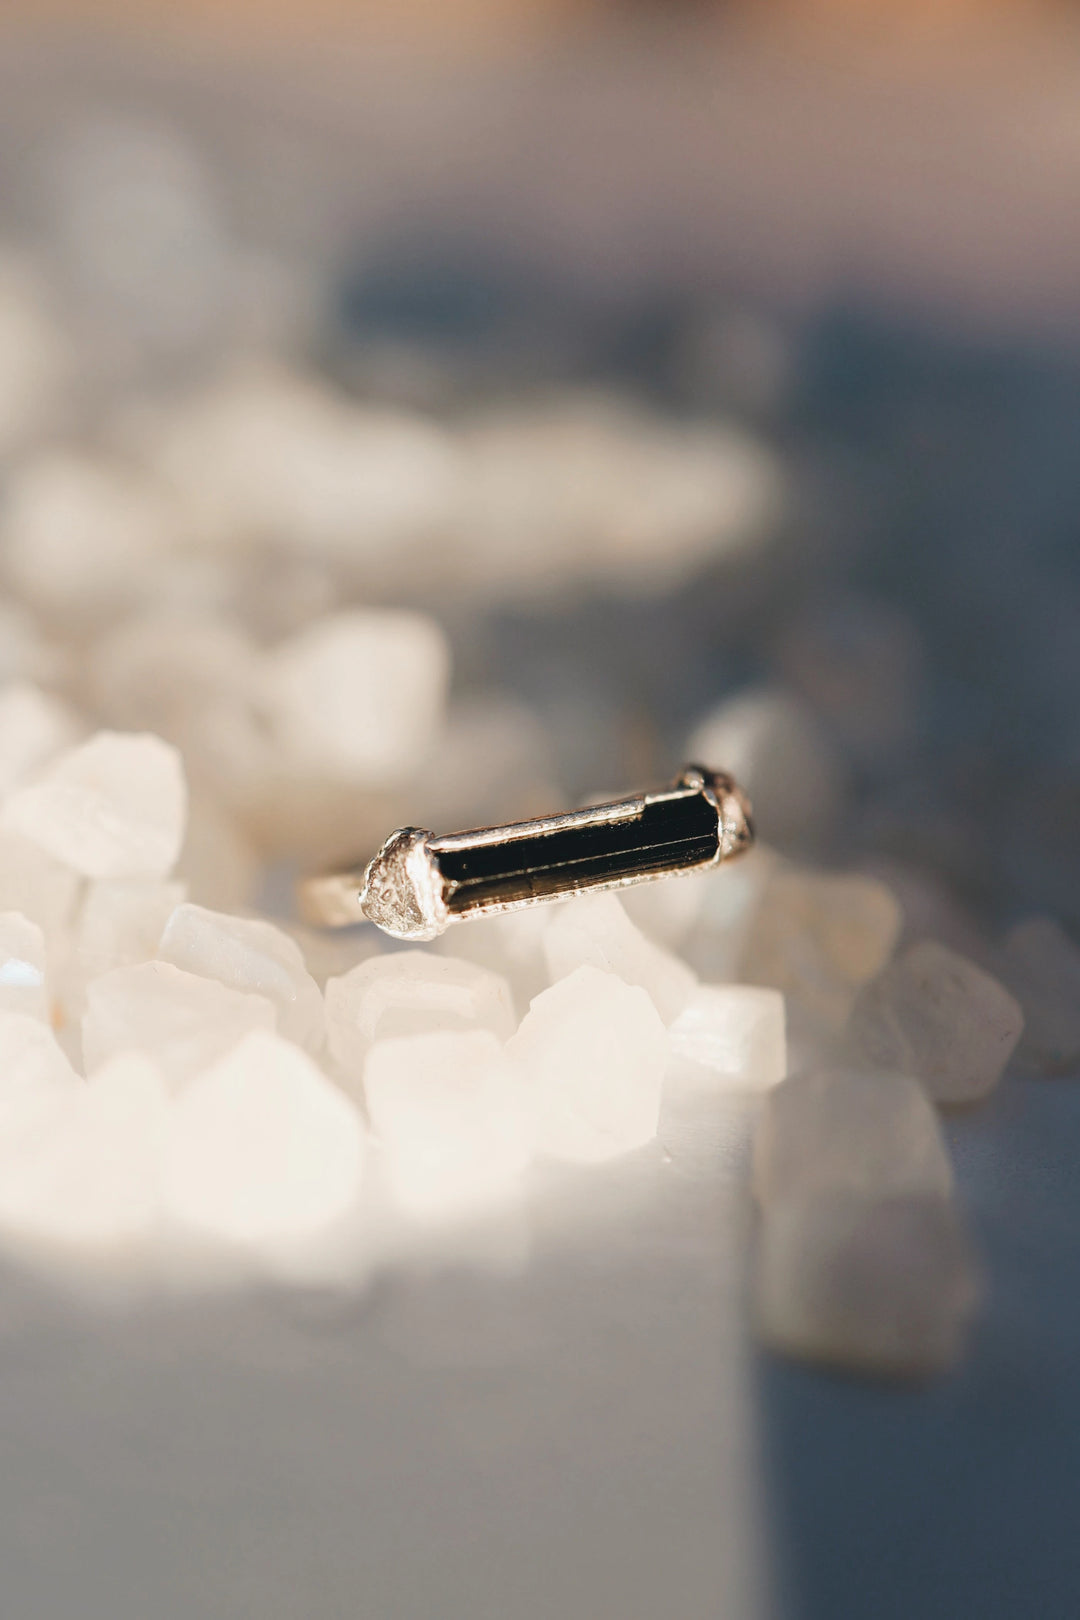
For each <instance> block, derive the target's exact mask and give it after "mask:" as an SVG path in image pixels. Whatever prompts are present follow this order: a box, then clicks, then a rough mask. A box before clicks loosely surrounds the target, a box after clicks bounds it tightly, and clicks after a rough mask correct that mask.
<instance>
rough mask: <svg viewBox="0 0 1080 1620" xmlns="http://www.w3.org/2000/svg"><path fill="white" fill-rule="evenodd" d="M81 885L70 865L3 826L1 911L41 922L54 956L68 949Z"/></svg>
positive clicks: (0, 841) (0, 838)
mask: <svg viewBox="0 0 1080 1620" xmlns="http://www.w3.org/2000/svg"><path fill="white" fill-rule="evenodd" d="M79 886H80V884H79V875H78V873H77V872H73V871H72V869H71V867H70V866H65V865H64V864H63V862H62V861H58V860H54V858H53V857H52V856H51V855H49V854H47V853H46V851H45V850H43V849H42V848H41V846H40V844H35V843H33V842H32V841H31V840H30V839H29V838H24V837H22V835H21V834H20V833H14V832H8V831H7V830H6V829H5V828H4V827H3V826H2V825H0V910H3V911H21V912H22V914H23V916H24V917H28V918H29V919H30V921H31V922H34V923H37V925H38V927H39V928H40V929H41V930H42V932H43V933H44V935H45V941H46V944H47V945H48V947H49V951H50V954H52V953H54V952H55V953H62V952H63V951H64V950H66V948H67V943H68V937H69V934H70V930H71V925H72V921H73V918H74V915H75V908H76V904H77V901H78V896H79Z"/></svg>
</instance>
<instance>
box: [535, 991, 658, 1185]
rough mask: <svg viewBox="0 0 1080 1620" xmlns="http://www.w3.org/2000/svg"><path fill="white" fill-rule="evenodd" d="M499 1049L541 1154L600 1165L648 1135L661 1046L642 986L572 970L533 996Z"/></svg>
mask: <svg viewBox="0 0 1080 1620" xmlns="http://www.w3.org/2000/svg"><path fill="white" fill-rule="evenodd" d="M506 1050H507V1053H508V1055H509V1056H510V1057H512V1058H513V1060H514V1061H515V1062H516V1063H518V1064H519V1065H520V1066H521V1069H522V1072H523V1074H524V1076H525V1081H526V1084H527V1086H528V1089H529V1091H530V1093H531V1102H532V1107H533V1112H534V1117H535V1121H536V1132H537V1146H538V1151H540V1152H541V1153H543V1154H545V1155H546V1156H548V1157H550V1158H554V1159H566V1160H572V1161H576V1162H578V1163H590V1162H600V1161H602V1160H604V1159H611V1158H615V1157H617V1156H618V1155H619V1154H622V1153H627V1152H629V1151H631V1150H632V1149H633V1148H637V1147H641V1146H643V1145H644V1144H645V1143H646V1142H649V1141H651V1140H652V1139H653V1137H655V1135H656V1127H657V1122H658V1119H659V1115H660V1097H661V1092H662V1090H663V1080H664V1069H665V1067H666V1064H667V1061H668V1042H667V1034H666V1031H665V1029H664V1024H663V1021H662V1019H661V1018H660V1015H659V1013H658V1012H657V1010H656V1006H655V1004H654V1002H653V1000H652V998H651V996H649V995H648V993H647V992H646V991H644V990H642V989H641V988H640V987H639V986H637V985H631V984H627V983H626V982H625V980H623V979H621V978H620V977H618V976H617V975H616V974H613V973H605V972H603V971H601V969H599V968H596V967H593V966H591V965H589V964H586V965H584V966H582V967H578V968H575V969H574V971H573V972H571V973H569V974H568V975H567V976H566V977H565V978H561V979H560V980H559V981H558V983H557V984H554V985H552V986H551V988H550V989H549V990H544V991H542V992H541V994H540V995H538V996H537V997H535V999H534V1000H533V1002H532V1005H531V1006H530V1008H529V1011H528V1012H527V1013H526V1015H525V1017H524V1018H523V1019H522V1021H521V1026H520V1028H519V1029H518V1031H517V1033H516V1034H515V1035H514V1036H513V1037H512V1038H511V1039H510V1041H508V1043H507V1047H506Z"/></svg>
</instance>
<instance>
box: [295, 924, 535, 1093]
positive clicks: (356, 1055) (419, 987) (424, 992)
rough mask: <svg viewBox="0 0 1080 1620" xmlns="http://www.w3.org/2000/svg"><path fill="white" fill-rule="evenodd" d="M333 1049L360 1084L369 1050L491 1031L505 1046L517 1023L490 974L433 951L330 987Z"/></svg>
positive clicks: (377, 962)
mask: <svg viewBox="0 0 1080 1620" xmlns="http://www.w3.org/2000/svg"><path fill="white" fill-rule="evenodd" d="M326 1020H327V1030H328V1035H329V1041H330V1050H331V1052H332V1053H333V1055H334V1057H335V1058H336V1060H337V1062H338V1063H339V1064H340V1065H341V1069H342V1071H343V1073H344V1074H346V1075H347V1076H350V1077H352V1078H358V1077H359V1075H360V1073H361V1071H362V1069H363V1066H364V1060H365V1058H366V1057H367V1053H368V1050H369V1048H370V1047H371V1045H372V1043H373V1042H375V1041H384V1040H386V1039H388V1038H393V1037H396V1036H404V1035H424V1034H430V1033H432V1032H434V1031H439V1030H447V1031H450V1030H459V1031H460V1030H474V1029H486V1030H490V1031H491V1033H492V1035H494V1036H496V1037H497V1038H498V1039H499V1040H500V1041H505V1040H506V1039H507V1038H508V1037H509V1036H510V1035H511V1034H512V1033H513V1030H514V1026H515V1024H516V1022H517V1020H516V1019H515V1016H514V1005H513V1001H512V1000H511V996H510V987H509V985H508V984H507V982H506V980H505V979H504V978H502V977H501V976H500V975H499V974H497V973H492V972H491V971H490V970H489V969H487V968H483V967H479V966H477V964H476V963H474V962H465V961H461V960H459V959H458V958H457V957H452V956H440V955H436V954H435V953H434V952H433V951H395V952H393V953H392V954H390V955H386V956H374V957H371V958H370V959H369V960H368V961H366V962H361V963H360V964H359V966H358V967H354V968H353V969H352V970H351V971H350V972H348V973H346V974H343V975H342V977H341V978H335V979H330V980H328V981H327V985H326Z"/></svg>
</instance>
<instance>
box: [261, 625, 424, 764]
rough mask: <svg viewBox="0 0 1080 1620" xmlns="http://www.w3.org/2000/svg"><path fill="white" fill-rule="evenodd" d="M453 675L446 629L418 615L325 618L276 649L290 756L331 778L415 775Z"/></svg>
mask: <svg viewBox="0 0 1080 1620" xmlns="http://www.w3.org/2000/svg"><path fill="white" fill-rule="evenodd" d="M448 674H449V655H448V652H447V649H446V644H445V641H444V639H443V636H442V632H441V631H440V630H439V629H438V627H437V626H436V625H435V624H434V623H433V622H432V621H431V620H429V619H425V618H423V617H422V616H421V615H420V614H415V613H391V612H374V611H370V612H369V611H359V610H358V611H355V612H352V613H342V614H338V615H336V616H333V617H329V618H326V619H322V620H319V621H317V622H316V623H315V624H314V625H312V626H311V627H310V628H308V629H306V630H303V631H301V632H300V634H299V635H298V636H297V637H296V638H295V639H294V640H292V641H290V642H288V643H286V644H285V645H283V646H281V647H279V648H278V649H277V650H276V651H275V652H274V653H273V655H272V657H271V659H270V662H269V665H268V670H267V676H266V680H267V695H268V701H269V705H270V710H271V714H272V717H273V722H274V726H275V730H276V733H277V736H278V738H279V739H280V742H281V745H282V746H283V747H284V748H285V750H286V751H287V753H288V754H289V755H290V757H292V758H294V759H295V760H297V761H299V762H301V763H303V764H304V765H306V766H307V768H309V769H310V770H312V771H315V772H319V773H321V774H323V775H325V776H327V777H330V778H335V777H342V778H345V779H346V780H351V781H358V782H364V783H372V784H374V785H380V784H385V783H393V782H397V781H400V780H401V779H402V778H404V777H407V776H409V775H410V774H411V773H412V772H413V771H414V770H415V769H416V766H417V762H418V760H419V759H420V758H421V757H422V755H423V753H424V752H425V750H426V749H427V748H428V746H429V744H430V743H431V740H432V738H433V736H434V734H435V729H436V727H437V725H438V723H439V720H440V717H441V714H442V709H443V703H444V700H445V692H446V683H447V677H448Z"/></svg>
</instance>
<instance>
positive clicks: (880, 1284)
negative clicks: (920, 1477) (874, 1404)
mask: <svg viewBox="0 0 1080 1620" xmlns="http://www.w3.org/2000/svg"><path fill="white" fill-rule="evenodd" d="M977 1293H978V1286H977V1278H976V1271H975V1266H974V1262H973V1260H972V1256H971V1252H970V1250H969V1247H968V1243H967V1240H966V1238H965V1235H964V1232H963V1228H962V1227H961V1224H960V1221H959V1218H958V1216H957V1214H956V1211H955V1209H954V1208H953V1207H952V1205H951V1204H950V1202H949V1201H948V1200H947V1199H944V1198H933V1197H921V1198H890V1199H881V1198H875V1197H867V1196H865V1195H860V1194H858V1193H852V1192H850V1191H846V1190H845V1191H836V1192H817V1193H813V1194H811V1195H810V1196H808V1197H806V1198H800V1199H794V1200H791V1201H787V1202H784V1203H781V1204H779V1205H778V1206H777V1207H776V1208H775V1209H771V1210H770V1211H769V1212H768V1214H767V1215H766V1217H765V1219H764V1221H763V1222H762V1229H761V1233H760V1240H759V1247H758V1254H757V1265H756V1303H757V1320H758V1328H759V1332H760V1333H761V1335H762V1337H763V1338H764V1339H765V1341H766V1343H767V1344H769V1345H770V1346H772V1348H773V1349H776V1350H779V1351H781V1352H783V1353H784V1354H786V1355H790V1356H795V1357H798V1358H800V1359H805V1360H809V1361H814V1362H823V1363H826V1364H828V1365H835V1366H840V1367H850V1368H853V1369H855V1370H857V1371H861V1372H865V1373H870V1374H877V1375H882V1376H886V1377H889V1376H892V1377H917V1376H920V1375H926V1374H929V1373H932V1372H936V1371H939V1370H940V1369H942V1368H944V1367H947V1366H948V1365H949V1364H950V1363H951V1362H952V1361H954V1360H955V1358H956V1357H957V1355H958V1354H959V1352H960V1349H961V1348H962V1343H963V1337H964V1329H965V1327H966V1325H967V1323H968V1320H969V1318H970V1316H971V1314H972V1311H973V1308H974V1306H975V1303H976V1298H977Z"/></svg>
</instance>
